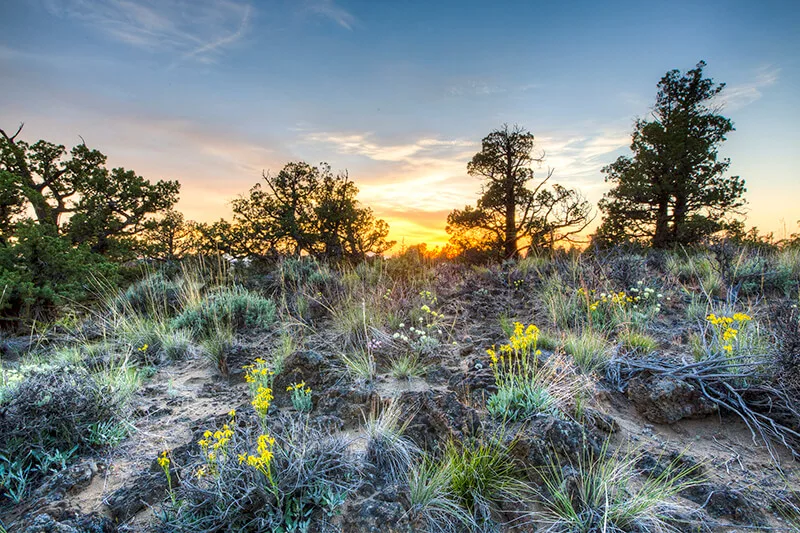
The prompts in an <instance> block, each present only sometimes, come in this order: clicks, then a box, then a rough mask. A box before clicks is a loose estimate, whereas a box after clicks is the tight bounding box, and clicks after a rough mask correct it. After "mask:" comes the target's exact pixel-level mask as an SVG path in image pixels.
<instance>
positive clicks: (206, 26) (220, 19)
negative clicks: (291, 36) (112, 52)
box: [43, 0, 252, 62]
mask: <svg viewBox="0 0 800 533" xmlns="http://www.w3.org/2000/svg"><path fill="white" fill-rule="evenodd" d="M43 2H44V6H45V7H46V8H47V10H48V11H49V12H50V13H52V14H53V15H55V16H58V17H62V18H68V19H74V20H80V21H82V22H83V23H84V24H86V25H87V26H90V27H91V28H93V29H94V30H96V31H98V32H101V33H104V34H106V35H107V36H108V37H110V38H112V39H114V40H117V41H120V42H123V43H126V44H129V45H131V46H134V47H137V48H143V49H147V50H150V51H153V52H156V53H159V52H161V53H166V54H168V55H173V56H177V57H180V58H183V59H188V58H192V59H195V60H197V61H201V62H212V61H214V60H215V59H216V58H217V57H218V56H219V53H220V51H221V50H222V49H223V48H225V47H227V46H230V45H231V44H233V43H234V42H236V41H238V40H239V39H241V38H242V37H243V36H244V35H245V33H246V32H247V29H248V27H249V23H250V18H251V15H252V7H251V5H250V4H249V3H247V2H243V1H241V0H196V1H193V0H43Z"/></svg>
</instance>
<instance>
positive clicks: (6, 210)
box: [0, 170, 25, 246]
mask: <svg viewBox="0 0 800 533" xmlns="http://www.w3.org/2000/svg"><path fill="white" fill-rule="evenodd" d="M23 211H25V198H24V196H23V195H22V189H21V188H20V186H19V183H18V182H17V180H16V177H15V176H14V175H13V174H11V173H10V172H7V171H5V170H0V246H3V245H6V244H8V240H9V238H10V237H11V233H12V231H13V229H14V223H15V221H16V220H17V219H18V218H19V217H20V216H21V215H22V213H23Z"/></svg>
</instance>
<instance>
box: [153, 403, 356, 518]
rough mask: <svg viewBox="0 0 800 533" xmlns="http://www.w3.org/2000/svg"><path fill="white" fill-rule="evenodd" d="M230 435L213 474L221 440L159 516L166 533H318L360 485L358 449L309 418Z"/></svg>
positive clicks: (202, 454) (204, 452)
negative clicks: (319, 523)
mask: <svg viewBox="0 0 800 533" xmlns="http://www.w3.org/2000/svg"><path fill="white" fill-rule="evenodd" d="M228 431H229V432H230V433H225V435H229V436H227V437H226V436H225V435H223V432H220V436H221V437H223V439H227V440H224V444H223V445H222V446H218V447H217V448H216V449H215V450H214V451H215V452H219V451H220V450H221V453H217V454H216V455H215V456H214V468H213V469H209V467H208V465H209V463H208V461H209V459H208V451H210V448H211V447H212V446H213V445H214V444H216V443H217V442H219V440H214V443H207V446H206V447H203V446H201V447H200V450H199V452H198V453H197V454H196V455H194V459H193V461H192V464H191V465H188V467H187V468H186V470H188V472H186V473H185V474H184V475H183V477H182V480H183V481H182V483H181V485H180V487H178V488H177V489H175V491H174V494H173V496H174V500H173V501H170V502H167V504H166V505H165V508H164V510H163V512H162V513H161V515H160V517H159V518H160V521H161V526H160V530H161V531H164V532H187V533H188V532H192V533H194V532H197V531H295V530H300V531H304V530H305V531H308V530H314V531H317V530H319V529H313V528H311V525H312V520H316V521H324V520H325V519H326V518H327V517H329V516H332V515H333V514H335V513H336V512H338V508H339V506H340V505H341V504H342V503H343V502H344V499H345V497H346V496H347V494H349V493H350V492H351V491H352V490H354V489H355V488H356V487H357V486H358V478H357V476H356V475H355V474H356V462H355V458H354V457H353V455H352V454H351V452H350V451H349V445H350V443H349V442H348V441H347V440H345V439H343V438H341V437H334V436H331V434H330V432H329V429H328V428H326V427H324V426H319V425H316V424H313V423H310V422H308V421H307V419H306V418H305V417H303V418H302V419H297V418H293V417H288V416H283V417H281V418H280V420H278V421H276V423H275V430H274V431H273V432H271V433H269V434H267V433H265V432H263V431H262V430H261V429H258V428H256V427H248V426H243V425H242V424H234V425H232V427H229V428H228ZM209 434H210V435H211V438H212V439H214V436H213V433H212V432H209ZM270 435H271V437H270ZM271 439H274V441H272V440H271ZM270 442H272V444H270ZM263 452H269V453H263ZM251 458H252V459H251ZM315 510H318V511H320V512H319V513H317V514H316V515H315V514H314V511H315ZM312 515H314V518H312Z"/></svg>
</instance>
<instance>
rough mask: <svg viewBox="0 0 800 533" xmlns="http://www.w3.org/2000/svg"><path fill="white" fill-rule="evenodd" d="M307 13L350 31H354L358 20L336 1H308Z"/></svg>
mask: <svg viewBox="0 0 800 533" xmlns="http://www.w3.org/2000/svg"><path fill="white" fill-rule="evenodd" d="M305 11H306V12H308V13H310V14H312V15H316V16H319V17H323V18H326V19H329V20H332V21H333V22H335V23H336V24H338V25H339V26H341V27H342V28H345V29H348V30H352V29H353V26H354V25H355V23H356V18H355V17H354V16H353V15H352V14H351V13H350V12H349V11H347V10H346V9H344V8H343V7H341V6H339V5H337V4H336V2H334V0H306V5H305Z"/></svg>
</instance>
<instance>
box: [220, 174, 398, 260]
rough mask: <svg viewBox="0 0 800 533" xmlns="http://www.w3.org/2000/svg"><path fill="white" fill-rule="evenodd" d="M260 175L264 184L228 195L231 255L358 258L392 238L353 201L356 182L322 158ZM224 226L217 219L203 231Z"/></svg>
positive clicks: (384, 247) (380, 248) (381, 223)
mask: <svg viewBox="0 0 800 533" xmlns="http://www.w3.org/2000/svg"><path fill="white" fill-rule="evenodd" d="M263 178H264V184H265V185H266V187H264V186H263V185H262V184H261V183H258V184H256V185H255V186H254V187H253V188H251V189H250V192H249V194H248V195H247V196H242V197H240V198H237V199H236V200H234V201H233V212H234V217H233V223H232V224H229V225H228V228H227V229H228V230H229V231H230V233H231V234H232V235H233V236H234V238H235V241H236V243H237V246H236V247H237V248H238V249H237V250H232V251H233V252H234V255H252V256H260V257H267V256H271V255H276V254H291V255H300V254H304V253H305V254H311V255H314V256H317V257H327V258H333V259H340V258H361V257H364V256H365V255H366V254H368V253H374V254H381V253H383V252H385V251H386V250H388V249H389V248H391V246H392V245H393V244H394V243H393V242H389V241H387V240H386V237H387V235H388V234H389V227H388V225H387V224H386V222H385V221H383V220H380V219H376V218H375V216H374V215H373V213H372V210H371V209H369V208H366V207H361V206H360V205H359V202H358V200H356V195H357V194H358V188H357V187H356V186H355V184H354V183H353V182H352V181H350V178H349V176H348V175H347V174H346V173H344V174H338V175H334V174H333V173H332V172H331V169H330V166H328V165H327V164H325V163H322V164H320V165H319V166H318V167H315V166H311V165H309V164H308V163H304V162H296V163H288V164H286V166H284V168H283V169H282V170H281V171H280V172H278V174H277V175H274V176H272V175H270V174H268V173H265V174H264V175H263ZM209 230H211V228H209ZM224 230H225V228H223V227H222V226H219V225H218V226H217V231H216V232H215V231H209V232H210V233H219V231H224Z"/></svg>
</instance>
